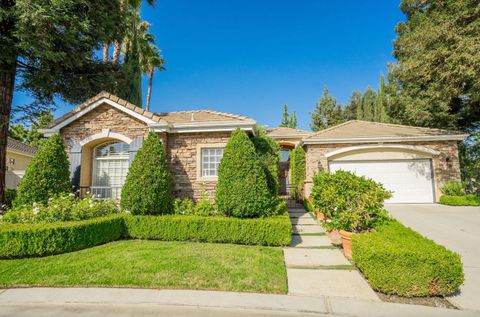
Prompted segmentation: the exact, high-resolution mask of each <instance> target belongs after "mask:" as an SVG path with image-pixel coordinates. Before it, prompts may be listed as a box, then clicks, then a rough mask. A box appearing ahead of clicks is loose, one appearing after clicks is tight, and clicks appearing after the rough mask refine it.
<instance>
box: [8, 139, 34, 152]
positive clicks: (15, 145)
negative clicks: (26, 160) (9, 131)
mask: <svg viewBox="0 0 480 317" xmlns="http://www.w3.org/2000/svg"><path fill="white" fill-rule="evenodd" d="M7 150H10V151H12V152H18V153H21V154H26V155H28V156H33V155H34V154H35V153H37V148H36V147H33V146H30V145H27V144H25V143H22V142H20V141H18V140H15V139H13V138H11V137H8V140H7Z"/></svg>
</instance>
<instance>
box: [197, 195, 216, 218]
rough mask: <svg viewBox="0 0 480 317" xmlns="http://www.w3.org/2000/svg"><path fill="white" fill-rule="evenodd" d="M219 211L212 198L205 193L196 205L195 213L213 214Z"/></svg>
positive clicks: (199, 214) (200, 214)
mask: <svg viewBox="0 0 480 317" xmlns="http://www.w3.org/2000/svg"><path fill="white" fill-rule="evenodd" d="M216 213H217V210H216V209H215V206H214V205H213V204H212V202H211V201H210V199H209V198H208V197H207V196H205V195H203V196H202V197H201V198H200V200H199V201H198V203H197V204H196V205H195V208H194V214H195V215H197V216H213V215H215V214H216Z"/></svg>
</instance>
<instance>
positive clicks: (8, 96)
mask: <svg viewBox="0 0 480 317" xmlns="http://www.w3.org/2000/svg"><path fill="white" fill-rule="evenodd" d="M122 20H123V16H122V14H121V11H120V3H119V0H105V1H94V0H58V1H35V3H32V1H27V0H6V1H2V2H1V3H0V51H1V52H2V53H1V54H0V205H3V202H4V188H5V168H6V165H5V159H6V145H7V135H8V130H9V123H10V115H11V109H12V100H13V95H14V90H15V88H17V89H21V90H23V91H27V92H29V93H30V94H31V95H32V96H33V97H34V98H36V99H37V101H38V102H39V103H42V104H48V103H52V102H53V98H54V97H59V98H61V99H63V100H65V101H67V102H78V101H80V100H82V99H83V100H84V99H86V98H88V97H90V96H91V93H92V90H93V89H92V87H95V89H100V90H101V89H104V88H105V86H104V82H106V81H108V79H107V77H109V76H110V75H111V74H112V71H113V70H114V68H112V67H111V66H110V65H108V64H104V63H102V61H101V60H99V59H98V58H97V57H96V55H95V52H96V51H97V50H98V49H100V47H101V45H102V43H105V42H109V41H112V39H114V38H117V37H119V36H121V34H119V33H121V28H116V27H115V26H116V25H120V24H121V23H122ZM109 78H110V77H109ZM15 85H17V86H15ZM87 94H88V95H87Z"/></svg>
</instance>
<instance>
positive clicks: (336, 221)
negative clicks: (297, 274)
mask: <svg viewBox="0 0 480 317" xmlns="http://www.w3.org/2000/svg"><path fill="white" fill-rule="evenodd" d="M312 197H313V202H314V205H315V207H316V208H318V209H319V210H320V211H322V212H324V213H325V215H326V216H327V217H328V218H329V219H330V220H329V222H327V223H326V226H327V227H329V228H332V229H339V230H340V229H343V230H346V231H352V232H361V231H364V230H369V229H371V228H374V227H375V226H377V225H379V224H381V223H383V222H384V221H385V220H386V219H388V213H387V212H386V211H385V209H384V208H383V202H384V201H385V199H388V198H390V197H391V193H390V192H389V191H386V190H385V189H384V188H383V187H382V185H381V184H378V183H376V182H374V181H373V180H371V179H368V178H365V177H363V176H356V175H355V174H353V173H350V172H346V171H342V170H340V171H337V172H336V173H334V174H330V173H327V172H319V173H317V174H316V175H315V176H314V177H313V189H312Z"/></svg>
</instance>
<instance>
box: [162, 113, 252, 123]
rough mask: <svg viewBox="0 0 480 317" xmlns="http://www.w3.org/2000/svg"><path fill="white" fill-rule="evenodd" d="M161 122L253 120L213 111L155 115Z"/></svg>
mask: <svg viewBox="0 0 480 317" xmlns="http://www.w3.org/2000/svg"><path fill="white" fill-rule="evenodd" d="M155 114H156V115H157V116H158V117H160V119H161V120H164V121H166V122H168V123H186V122H205V121H231V120H240V121H251V120H253V119H251V118H248V117H244V116H240V115H236V114H231V113H226V112H219V111H213V110H192V111H174V112H157V113H155Z"/></svg>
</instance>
